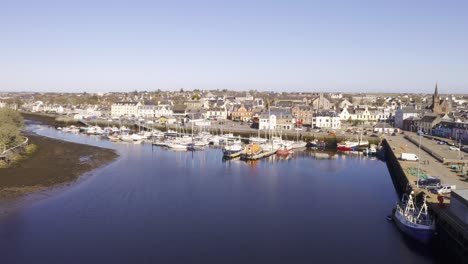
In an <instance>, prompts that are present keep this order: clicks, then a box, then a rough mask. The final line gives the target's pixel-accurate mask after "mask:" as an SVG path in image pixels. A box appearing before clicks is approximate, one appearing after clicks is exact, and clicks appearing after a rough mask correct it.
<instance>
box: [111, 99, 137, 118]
mask: <svg viewBox="0 0 468 264" xmlns="http://www.w3.org/2000/svg"><path fill="white" fill-rule="evenodd" d="M140 105H141V103H139V102H115V103H113V104H112V106H111V116H112V117H121V116H127V117H130V116H138V107H139V106H140Z"/></svg>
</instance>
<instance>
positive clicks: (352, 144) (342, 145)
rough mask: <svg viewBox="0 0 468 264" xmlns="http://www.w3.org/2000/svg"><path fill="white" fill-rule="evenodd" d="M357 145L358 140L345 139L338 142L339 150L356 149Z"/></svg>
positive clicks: (337, 147)
mask: <svg viewBox="0 0 468 264" xmlns="http://www.w3.org/2000/svg"><path fill="white" fill-rule="evenodd" d="M357 145H359V143H358V142H353V141H345V142H341V143H338V144H336V149H338V150H339V151H354V150H355V149H356V146H357Z"/></svg>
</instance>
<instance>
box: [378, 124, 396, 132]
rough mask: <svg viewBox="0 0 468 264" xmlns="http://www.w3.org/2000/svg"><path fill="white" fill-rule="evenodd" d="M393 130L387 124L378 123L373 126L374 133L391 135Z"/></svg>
mask: <svg viewBox="0 0 468 264" xmlns="http://www.w3.org/2000/svg"><path fill="white" fill-rule="evenodd" d="M394 131H395V128H393V127H392V126H391V125H390V124H387V123H378V124H376V125H375V126H374V132H375V133H385V134H387V133H393V132H394Z"/></svg>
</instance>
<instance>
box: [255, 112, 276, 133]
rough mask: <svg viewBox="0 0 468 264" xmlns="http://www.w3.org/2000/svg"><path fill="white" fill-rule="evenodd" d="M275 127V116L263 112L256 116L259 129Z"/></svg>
mask: <svg viewBox="0 0 468 264" xmlns="http://www.w3.org/2000/svg"><path fill="white" fill-rule="evenodd" d="M275 128H276V116H275V115H269V114H268V113H263V114H261V115H260V116H259V117H258V129H259V130H270V129H271V130H273V129H275Z"/></svg>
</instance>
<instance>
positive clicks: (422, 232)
mask: <svg viewBox="0 0 468 264" xmlns="http://www.w3.org/2000/svg"><path fill="white" fill-rule="evenodd" d="M405 198H406V195H403V198H402V200H401V202H400V203H398V204H397V206H396V208H395V209H393V214H392V218H393V220H394V221H395V224H396V226H397V227H398V229H400V231H402V232H403V233H404V234H406V235H407V236H409V237H411V238H413V239H415V240H417V241H420V242H422V243H428V242H429V241H431V239H432V237H433V236H434V232H435V221H434V219H433V217H432V216H431V215H430V214H429V213H428V211H427V205H426V196H425V195H424V197H423V203H422V206H421V208H419V209H418V208H417V207H416V205H415V204H414V200H413V192H411V194H410V195H409V196H408V198H407V199H405Z"/></svg>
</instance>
